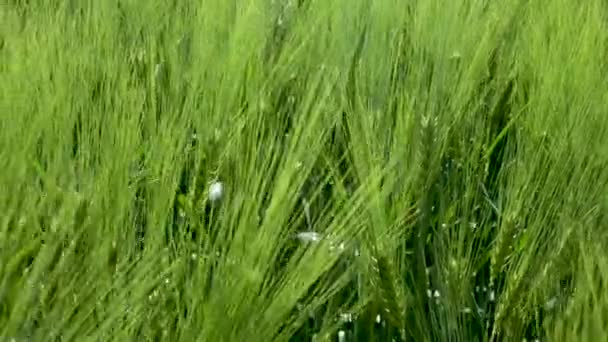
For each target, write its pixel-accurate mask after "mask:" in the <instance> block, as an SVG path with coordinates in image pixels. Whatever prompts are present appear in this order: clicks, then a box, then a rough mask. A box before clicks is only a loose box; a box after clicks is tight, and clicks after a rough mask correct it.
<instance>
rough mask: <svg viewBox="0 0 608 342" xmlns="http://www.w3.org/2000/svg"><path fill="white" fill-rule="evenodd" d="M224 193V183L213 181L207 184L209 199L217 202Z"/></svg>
mask: <svg viewBox="0 0 608 342" xmlns="http://www.w3.org/2000/svg"><path fill="white" fill-rule="evenodd" d="M223 195H224V184H222V182H213V183H211V186H209V201H211V202H217V201H219V200H220V199H222V196H223Z"/></svg>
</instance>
